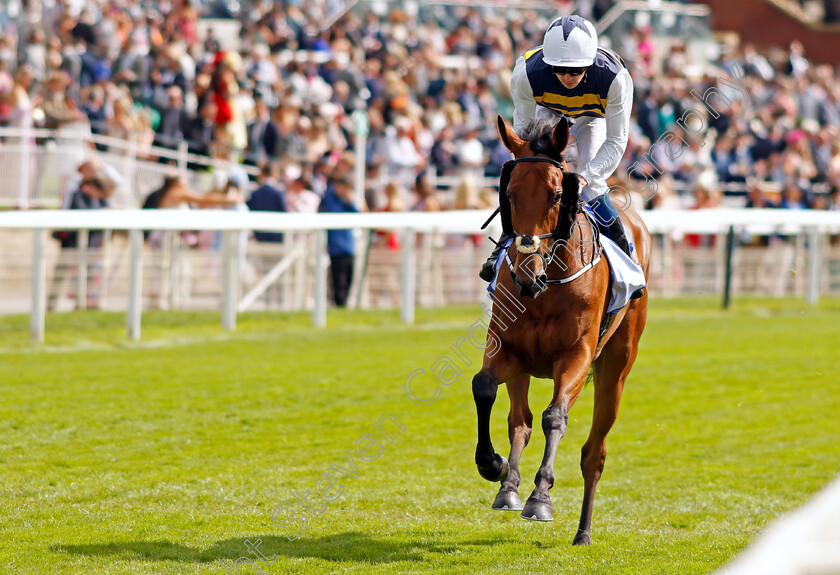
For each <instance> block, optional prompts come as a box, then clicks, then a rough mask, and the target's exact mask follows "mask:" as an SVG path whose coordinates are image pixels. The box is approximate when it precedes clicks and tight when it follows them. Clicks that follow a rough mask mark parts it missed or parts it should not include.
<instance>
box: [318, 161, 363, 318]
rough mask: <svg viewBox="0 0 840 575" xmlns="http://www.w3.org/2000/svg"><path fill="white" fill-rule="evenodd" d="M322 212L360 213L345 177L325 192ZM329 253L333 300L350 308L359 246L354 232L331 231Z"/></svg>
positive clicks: (328, 241) (332, 183)
mask: <svg viewBox="0 0 840 575" xmlns="http://www.w3.org/2000/svg"><path fill="white" fill-rule="evenodd" d="M318 211H319V212H330V213H350V212H358V211H359V209H358V208H357V207H356V205H355V203H354V202H353V183H352V182H351V181H350V179H349V178H348V177H346V176H339V177H337V178H334V179H333V180H332V182H331V183H330V184H329V185H328V186H327V190H326V192H324V198H323V199H322V200H321V207H320V208H319V209H318ZM327 251H328V252H329V254H330V274H331V276H332V285H333V300H334V301H335V305H336V306H338V307H345V306H346V305H347V297H348V296H349V294H350V285H351V284H352V283H353V263H354V260H355V254H356V242H355V240H354V238H353V230H328V231H327Z"/></svg>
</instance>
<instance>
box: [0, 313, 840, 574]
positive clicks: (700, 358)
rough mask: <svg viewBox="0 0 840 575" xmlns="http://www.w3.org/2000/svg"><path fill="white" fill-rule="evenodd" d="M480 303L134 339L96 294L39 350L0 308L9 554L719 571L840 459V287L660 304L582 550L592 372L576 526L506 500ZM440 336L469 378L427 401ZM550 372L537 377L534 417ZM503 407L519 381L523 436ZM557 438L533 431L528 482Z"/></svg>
mask: <svg viewBox="0 0 840 575" xmlns="http://www.w3.org/2000/svg"><path fill="white" fill-rule="evenodd" d="M479 316H480V310H478V308H472V307H469V308H457V309H446V310H438V311H423V310H419V312H418V321H417V325H416V326H415V327H413V328H408V327H404V326H402V325H401V324H400V323H399V320H398V315H397V314H396V313H391V312H364V313H363V312H344V313H342V312H331V313H330V317H329V321H330V327H329V328H327V329H326V330H316V329H314V328H311V327H309V325H308V324H309V318H308V317H307V316H306V315H292V316H284V315H279V314H254V315H245V316H242V317H240V320H239V326H238V329H237V331H236V332H235V333H227V332H224V331H222V330H221V328H220V327H219V316H218V314H204V313H200V314H185V313H161V314H151V313H150V314H146V315H145V316H144V323H143V341H142V342H140V343H132V342H129V341H127V340H126V338H125V336H124V332H125V329H124V316H122V315H118V314H104V313H92V312H91V313H77V314H64V315H54V316H49V317H48V320H47V342H46V344H43V345H39V344H32V343H30V342H29V341H28V334H27V329H28V328H27V326H28V323H27V321H28V320H27V318H25V317H14V318H3V319H0V370H2V374H3V377H2V380H1V383H0V397H2V402H0V517H2V521H0V569H2V570H3V572H5V573H155V574H157V573H229V572H231V571H226V570H225V568H224V567H223V562H224V561H225V560H229V561H236V559H237V558H239V557H242V556H248V554H247V549H246V547H245V541H246V540H252V541H253V540H256V539H261V541H262V544H261V546H260V547H259V549H260V550H261V551H262V552H263V553H264V554H266V555H268V556H270V555H276V560H275V561H274V563H272V564H271V565H265V564H260V565H261V569H262V570H263V572H265V573H329V574H332V573H464V574H470V575H474V574H478V573H511V572H513V573H564V574H565V573H569V574H572V573H574V574H590V573H591V574H595V573H597V574H618V573H634V574H645V575H648V574H657V573H673V574H680V575H684V574H693V573H709V572H711V571H712V570H714V568H716V567H717V566H719V565H721V564H722V563H724V562H725V561H726V560H727V559H729V558H730V557H732V556H733V555H734V554H735V553H736V552H737V551H738V550H739V549H741V548H742V547H743V546H744V545H746V544H747V543H748V542H749V541H750V539H751V538H752V537H754V535H755V534H756V533H757V532H758V531H759V530H760V529H761V527H762V526H764V525H765V524H766V523H767V522H768V521H770V520H771V519H773V518H774V517H776V516H778V515H779V514H781V513H782V512H784V511H786V510H788V509H791V508H792V507H794V506H796V505H798V504H800V503H802V502H803V501H805V500H806V499H807V498H808V497H809V496H810V495H811V494H813V493H814V492H815V491H816V490H818V489H819V488H820V487H821V486H822V485H824V484H825V483H827V482H828V481H829V479H830V478H832V477H834V476H835V475H837V473H838V472H839V471H840V426H838V424H837V414H838V413H840V384H838V382H840V362H838V359H837V353H836V352H837V348H838V337H840V328H838V325H840V302H839V301H837V300H832V301H828V302H823V303H822V304H821V305H820V306H819V307H816V308H809V307H807V306H805V305H804V304H802V303H800V302H796V301H791V300H786V301H770V300H763V301H749V302H738V303H737V304H736V305H735V308H734V309H732V310H730V311H728V312H722V311H720V310H719V309H718V305H717V302H716V301H712V300H707V299H697V300H691V301H653V302H652V303H651V313H650V317H649V322H648V329H647V331H646V333H645V336H644V337H643V340H642V350H641V353H640V354H639V360H638V362H637V364H636V367H635V369H634V371H633V373H632V374H631V376H630V380H629V382H628V385H627V387H626V391H625V396H624V401H623V404H622V408H621V413H620V415H619V421H618V423H617V425H616V427H615V428H614V429H613V432H612V433H611V435H610V438H609V442H608V448H609V455H608V459H607V468H606V471H605V474H604V478H603V480H602V482H601V484H600V487H599V492H598V497H597V499H596V507H595V518H594V525H593V541H594V544H593V545H592V546H591V547H589V548H573V547H572V546H571V545H570V543H571V540H572V537H573V535H574V532H575V530H576V527H577V520H578V514H579V506H580V500H581V496H582V480H581V478H580V471H579V467H578V458H579V453H580V446H581V445H582V443H583V441H584V439H585V437H586V434H587V432H588V425H589V421H590V418H591V410H592V391H593V390H592V386H591V385H590V386H588V387H587V389H586V390H585V391H584V392H583V395H582V397H581V399H580V400H579V401H578V403H577V405H576V406H575V408H574V410H573V411H572V414H571V418H570V423H569V430H568V433H567V435H566V437H565V439H563V441H562V442H561V444H560V449H559V450H558V456H557V462H556V466H555V470H556V476H557V480H556V484H555V487H554V489H553V490H552V498H553V501H554V507H555V521H554V522H553V523H550V524H536V523H531V522H526V521H523V520H521V519H520V518H519V516H518V513H501V512H494V511H492V510H491V509H490V503H491V502H492V500H493V497H494V495H495V489H496V487H495V486H494V485H493V484H490V483H487V482H485V481H484V480H482V479H481V478H480V477H479V476H478V473H477V472H476V471H475V467H474V465H473V462H472V459H473V451H474V445H475V444H474V441H475V437H474V435H475V415H474V406H473V402H472V397H471V392H470V381H471V378H472V375H473V373H474V372H475V370H476V365H477V363H478V362H479V361H480V352H479V351H478V350H477V349H475V348H474V347H472V346H470V345H469V344H467V345H466V346H465V347H463V349H464V351H465V352H466V353H467V357H468V359H469V361H470V362H471V365H465V362H464V361H463V360H460V359H458V358H457V356H456V355H455V354H454V353H453V352H451V351H450V350H449V348H450V346H451V345H453V344H455V343H456V342H457V341H458V339H459V338H461V337H466V336H467V330H468V327H469V326H470V324H471V323H472V322H474V321H475V320H476V319H477V318H478V317H479ZM443 355H448V356H449V357H450V358H451V359H452V360H453V361H454V362H455V363H456V364H457V365H458V366H459V368H460V369H462V370H463V373H462V374H461V375H460V376H459V377H458V378H457V380H456V381H455V383H453V384H452V385H451V386H447V387H442V388H441V393H440V395H439V397H438V399H437V400H436V401H435V402H434V403H432V404H431V405H427V406H419V405H416V404H415V403H412V402H411V401H409V399H408V398H407V396H406V394H405V392H404V382H405V380H406V377H407V376H408V375H409V374H410V373H412V372H414V371H415V370H418V369H423V370H425V371H426V372H427V374H425V375H421V376H420V377H418V378H417V379H416V380H415V385H414V391H415V393H416V394H417V395H418V396H426V397H428V396H430V395H431V393H432V391H433V389H434V383H433V382H432V379H431V378H430V377H429V375H428V372H430V368H431V365H432V364H433V362H435V360H436V359H438V358H440V357H441V356H443ZM550 386H551V384H550V382H548V381H544V380H540V381H536V382H535V383H534V384H533V385H532V390H531V399H532V408H533V409H534V412H535V413H539V412H540V411H541V410H542V409H543V408H544V407H545V405H546V403H547V401H548V396H549V393H550V392H549V390H550ZM384 413H391V414H393V415H394V416H396V417H397V418H398V419H399V421H400V422H402V424H403V425H404V426H405V431H402V432H400V431H399V430H398V429H397V428H396V426H395V425H393V424H390V426H389V424H388V423H385V425H384V426H383V428H384V429H386V430H390V433H391V435H392V438H393V440H394V442H393V443H391V444H387V443H386V444H382V445H384V449H383V451H382V453H381V454H380V456H379V457H378V459H376V460H375V461H371V462H366V461H363V460H362V459H361V458H360V457H359V456H358V454H357V453H356V452H355V443H356V441H357V438H359V437H360V436H363V435H364V434H378V432H377V431H375V430H374V428H373V424H374V423H376V422H377V421H378V420H379V419H380V417H381V416H382V414H384ZM506 415H507V398H506V396H505V394H504V393H503V392H502V393H501V394H500V397H499V400H498V401H497V404H496V409H495V411H494V415H493V433H494V440H495V444H496V446H497V447H498V448H500V449H501V450H503V451H504V452H506V451H507V439H506V435H507V434H506V424H505V418H506ZM542 447H543V438H542V434H541V432H539V430H535V435H534V439H533V440H532V444H531V445H530V446H529V448H528V449H527V450H526V452H525V456H524V458H523V466H522V469H523V478H524V479H523V487H522V489H521V493H522V495H523V499H524V497H525V496H527V494H528V493H529V492H530V489H531V488H532V486H533V483H532V478H533V475H534V473H535V472H536V468H537V465H538V462H539V459H540V457H541V452H542ZM348 450H350V453H351V456H352V457H353V463H354V464H355V473H353V470H352V469H351V468H350V466H349V462H348V459H347V454H346V452H347V451H348ZM332 466H335V467H338V466H341V467H343V468H345V469H346V470H347V472H348V473H351V474H354V475H357V477H353V478H350V477H345V476H343V475H341V474H340V473H339V472H338V471H336V470H335V467H332ZM331 470H332V474H333V475H336V476H337V477H338V478H339V479H340V480H341V481H340V483H341V487H340V488H339V487H337V486H333V488H332V490H330V491H327V493H328V494H330V493H335V492H336V491H337V490H338V489H341V494H340V496H338V497H337V499H336V500H335V501H333V502H330V503H328V504H326V505H325V506H324V507H323V509H322V510H321V509H317V508H315V511H319V512H321V515H320V516H314V515H312V514H309V519H308V525H307V526H306V528H305V532H303V533H302V534H301V536H300V537H299V538H298V539H297V540H294V541H290V540H288V539H287V538H286V537H284V535H286V534H288V533H291V532H293V531H295V529H298V528H301V525H300V524H299V523H296V522H295V521H294V520H293V517H292V515H291V514H292V513H295V512H299V513H302V511H301V509H302V508H301V507H300V506H289V507H287V508H284V509H283V510H281V511H280V512H278V518H279V519H280V520H283V519H289V520H290V523H289V524H288V525H286V526H285V527H284V528H280V527H277V526H276V525H275V524H273V523H272V521H271V512H272V509H274V508H276V507H277V506H278V505H280V504H283V503H284V502H288V501H289V500H290V498H292V497H293V494H292V491H297V492H298V493H304V492H306V491H307V490H313V489H314V488H315V485H316V481H317V480H318V478H319V477H320V476H321V475H322V474H324V473H326V472H328V471H331ZM321 487H323V484H322V485H321ZM309 497H310V500H312V494H311V493H310V496H309ZM315 500H317V498H315ZM315 505H319V504H317V503H314V502H313V506H315ZM302 516H303V515H302ZM239 572H240V573H243V574H244V573H252V572H253V570H251V569H250V568H249V567H248V566H246V565H243V566H242V567H241V569H240V571H239Z"/></svg>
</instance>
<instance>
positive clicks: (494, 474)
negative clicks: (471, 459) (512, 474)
mask: <svg viewBox="0 0 840 575" xmlns="http://www.w3.org/2000/svg"><path fill="white" fill-rule="evenodd" d="M509 471H510V465H509V464H508V460H507V459H505V458H504V457H502V456H501V455H499V454H498V453H497V454H496V456H495V457H494V458H493V463H492V464H490V465H488V466H487V467H481V466H479V467H478V474H479V475H481V476H482V477H483V478H484V479H486V480H487V481H504V480H505V478H507V476H508V472H509Z"/></svg>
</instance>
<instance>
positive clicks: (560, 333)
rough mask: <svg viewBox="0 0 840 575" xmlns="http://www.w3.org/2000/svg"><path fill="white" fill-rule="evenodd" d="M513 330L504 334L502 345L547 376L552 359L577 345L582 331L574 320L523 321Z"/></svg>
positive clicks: (526, 365)
mask: <svg viewBox="0 0 840 575" xmlns="http://www.w3.org/2000/svg"><path fill="white" fill-rule="evenodd" d="M518 327H520V329H518V330H516V333H515V334H513V333H511V334H505V335H506V336H508V337H505V338H504V339H503V341H504V344H505V346H506V347H507V348H508V349H509V350H510V351H511V352H512V353H513V355H515V356H516V357H517V358H518V359H519V361H520V363H521V364H522V366H523V367H524V368H525V369H526V370H527V371H528V372H530V373H531V374H532V375H534V376H536V377H550V376H551V371H552V367H553V365H554V362H555V360H556V359H557V358H558V357H560V356H562V355H563V354H564V353H567V352H568V351H569V350H572V349H574V348H575V347H576V346H577V345H579V343H580V341H581V338H582V337H583V335H584V333H583V330H581V329H580V326H579V325H577V324H575V323H571V324H570V323H569V322H557V321H552V322H549V321H532V322H527V323H526V322H523V324H522V325H521V326H518Z"/></svg>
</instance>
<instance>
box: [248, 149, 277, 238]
mask: <svg viewBox="0 0 840 575" xmlns="http://www.w3.org/2000/svg"><path fill="white" fill-rule="evenodd" d="M258 182H259V184H260V187H259V188H257V189H256V190H254V192H253V193H252V194H251V197H250V198H249V199H248V209H249V210H251V211H252V212H285V211H287V210H286V195H285V193H284V192H283V190H281V189H280V188H279V186H278V185H277V178H276V174H275V169H274V166H273V165H272V164H271V163H270V162H266V163H265V164H263V165H262V167H261V168H260V176H259V180H258ZM254 237H255V238H257V241H258V242H282V241H283V234H279V233H276V232H257V231H255V232H254Z"/></svg>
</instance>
